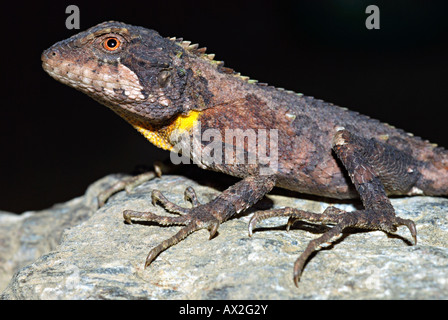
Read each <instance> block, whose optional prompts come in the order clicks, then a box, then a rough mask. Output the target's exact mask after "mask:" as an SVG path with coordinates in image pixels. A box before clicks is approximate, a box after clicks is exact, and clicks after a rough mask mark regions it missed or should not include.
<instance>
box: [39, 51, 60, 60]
mask: <svg viewBox="0 0 448 320" xmlns="http://www.w3.org/2000/svg"><path fill="white" fill-rule="evenodd" d="M58 55H59V53H58V52H57V51H56V50H54V49H47V50H45V51H44V52H42V56H41V58H42V61H46V60H48V59H55V58H57V57H58Z"/></svg>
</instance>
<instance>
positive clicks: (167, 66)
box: [42, 21, 193, 124]
mask: <svg viewBox="0 0 448 320" xmlns="http://www.w3.org/2000/svg"><path fill="white" fill-rule="evenodd" d="M184 53H185V52H184V49H183V48H182V47H181V46H179V45H177V44H176V43H175V42H173V41H171V40H170V39H168V38H163V37H161V36H160V35H159V34H158V33H157V32H156V31H153V30H148V29H145V28H141V27H136V26H131V25H127V24H123V23H119V22H113V21H111V22H105V23H101V24H99V25H97V26H94V27H92V28H90V29H88V30H86V31H84V32H81V33H78V34H76V35H74V36H72V37H71V38H68V39H66V40H63V41H60V42H58V43H56V44H54V45H53V46H51V47H50V48H49V49H47V50H45V51H44V52H43V53H42V65H43V68H44V70H45V71H46V72H48V73H49V74H50V75H51V76H52V77H53V78H55V79H56V80H58V81H60V82H62V83H64V84H67V85H69V86H71V87H73V88H75V89H78V90H80V91H82V92H84V93H86V94H88V95H89V96H91V97H92V98H94V99H95V100H97V101H99V102H100V103H102V104H104V105H106V106H108V107H110V108H111V109H112V110H114V111H116V112H118V113H120V114H121V115H122V116H125V117H126V114H128V115H129V114H131V116H132V117H133V118H136V117H138V118H141V119H142V120H144V121H147V122H150V123H153V124H158V123H163V122H165V121H168V120H169V119H171V118H173V117H174V116H176V115H179V114H185V113H187V112H188V111H189V109H190V108H193V106H192V105H193V103H192V102H191V100H190V95H189V94H188V93H187V91H188V90H186V89H187V83H188V79H189V77H191V76H192V72H191V70H190V69H188V68H186V67H185V61H184V59H183V58H181V57H182V55H183V54H184Z"/></svg>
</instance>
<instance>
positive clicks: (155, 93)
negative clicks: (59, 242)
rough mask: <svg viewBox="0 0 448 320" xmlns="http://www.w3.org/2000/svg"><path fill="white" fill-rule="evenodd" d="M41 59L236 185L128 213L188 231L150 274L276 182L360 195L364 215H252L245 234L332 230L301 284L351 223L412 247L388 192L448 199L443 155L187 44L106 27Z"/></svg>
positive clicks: (313, 245)
mask: <svg viewBox="0 0 448 320" xmlns="http://www.w3.org/2000/svg"><path fill="white" fill-rule="evenodd" d="M42 61H43V68H44V69H45V70H46V71H47V72H48V73H49V74H50V75H51V76H52V77H54V78H55V79H57V80H59V81H61V82H63V83H65V84H67V85H69V86H71V87H74V88H76V89H78V90H81V91H82V92H84V93H86V94H88V95H89V96H91V97H92V98H93V99H95V100H97V101H98V102H100V103H102V104H104V105H106V106H107V107H109V108H110V109H112V110H113V111H114V112H116V113H117V114H118V115H120V116H121V117H123V118H124V119H125V120H126V121H128V122H129V123H130V124H131V125H132V126H133V127H134V128H136V129H137V130H138V131H139V132H141V133H142V134H143V135H144V136H145V137H146V138H147V139H148V140H149V141H151V142H152V143H153V144H155V145H156V146H158V147H161V148H163V149H166V150H170V151H173V152H174V153H172V154H177V153H180V152H181V153H182V154H183V155H186V156H187V157H189V158H191V159H193V162H194V163H196V164H198V165H199V166H200V167H201V168H204V169H209V170H215V171H219V172H224V173H226V174H229V175H232V176H235V177H239V178H241V179H242V180H241V181H239V182H237V183H236V184H235V185H233V186H231V187H230V188H228V189H227V190H225V191H224V192H222V193H221V194H220V195H219V196H217V197H216V198H215V199H214V200H212V201H211V202H209V203H206V204H201V203H199V201H198V200H197V197H196V195H195V193H194V190H193V189H191V188H187V190H186V196H187V197H188V198H189V199H190V200H191V202H192V204H193V207H192V208H191V209H186V208H183V207H180V206H178V205H176V204H174V203H171V202H170V201H168V200H167V199H166V198H165V197H164V196H163V195H162V194H161V193H160V192H158V191H156V190H155V191H154V192H153V193H152V199H153V202H158V203H160V204H161V205H162V206H163V207H165V209H167V210H168V211H170V212H173V213H177V214H179V215H177V216H159V215H156V214H153V213H151V212H135V211H130V210H126V211H125V212H124V213H123V215H124V219H125V220H126V221H128V222H130V221H131V219H143V220H148V221H153V222H157V223H159V224H161V225H182V226H184V227H183V228H181V229H180V231H179V232H178V233H177V234H175V235H174V236H172V237H171V238H169V239H167V240H165V241H163V242H162V243H161V244H159V245H158V246H156V247H155V248H153V249H152V250H151V251H150V252H149V255H148V257H147V259H146V263H145V266H148V265H149V264H150V263H151V262H152V261H153V259H155V258H156V257H157V255H158V254H159V253H160V252H162V251H163V250H165V249H167V248H169V247H170V246H172V245H175V244H176V243H178V242H179V241H181V240H182V239H184V238H185V237H187V236H188V235H189V234H191V233H192V232H195V231H197V230H199V229H208V230H209V231H210V237H213V236H214V235H215V233H216V231H217V229H218V227H219V225H220V224H221V223H223V222H224V221H226V220H228V219H229V218H231V217H232V216H234V215H235V214H236V213H239V212H241V211H243V210H246V209H248V208H249V207H251V206H252V205H253V204H254V203H256V202H257V201H258V200H260V199H261V198H262V197H263V196H264V195H265V194H267V193H268V192H270V191H271V190H272V188H274V186H278V187H281V188H285V189H289V190H293V191H297V192H300V193H306V194H312V195H318V196H325V197H332V198H337V199H353V198H357V197H360V199H361V201H362V203H363V206H364V209H362V210H355V211H352V212H345V211H342V210H340V209H336V208H335V207H332V206H330V207H328V208H327V209H326V210H325V211H324V212H323V213H321V214H318V213H313V212H307V211H302V210H298V209H295V208H283V209H275V210H267V211H261V212H256V213H255V214H254V215H253V217H252V219H251V222H250V224H249V234H252V230H253V228H254V227H255V226H256V224H257V223H258V222H259V221H260V220H263V219H266V218H269V217H273V216H286V217H289V218H290V220H289V222H288V226H289V225H290V224H291V223H292V222H293V221H294V220H297V219H299V220H304V221H308V222H311V223H323V224H330V225H334V226H333V227H332V228H331V229H329V231H327V232H325V233H324V234H323V235H321V236H320V237H318V238H316V239H314V240H312V241H311V242H310V243H309V244H308V246H307V248H306V249H305V251H304V252H303V253H302V254H301V255H300V257H299V258H298V259H297V261H296V263H295V266H294V281H295V283H296V285H297V283H298V281H299V279H300V276H301V273H302V271H303V268H304V265H305V263H306V261H307V259H308V258H309V257H310V255H311V254H312V253H313V252H314V251H315V250H317V249H319V247H320V246H321V245H323V244H324V243H327V242H329V241H331V240H332V239H334V238H335V237H337V236H338V235H340V234H341V233H342V231H343V230H344V229H345V228H347V227H357V228H364V229H369V230H382V231H385V232H388V233H393V232H395V231H396V230H397V227H399V226H406V227H407V228H408V229H409V230H410V232H411V235H412V237H413V238H414V241H415V242H416V240H417V231H416V227H415V224H414V222H413V221H411V220H407V219H402V218H400V217H397V216H396V215H395V211H394V208H393V206H392V205H391V202H390V200H389V198H388V196H390V195H442V196H446V195H448V151H447V150H445V149H444V148H441V147H437V146H436V145H434V144H431V143H429V142H428V141H424V140H422V139H420V138H418V137H414V136H413V135H412V134H409V133H406V132H404V131H402V130H399V129H396V128H394V127H392V126H390V125H387V124H384V123H381V122H379V121H377V120H373V119H371V118H369V117H367V116H364V115H360V114H358V113H356V112H353V111H349V110H347V109H345V108H341V107H338V106H335V105H333V104H331V103H327V102H324V101H322V100H318V99H314V98H313V97H309V96H304V95H302V94H296V93H294V92H291V91H285V90H281V89H277V88H274V87H271V86H267V85H266V84H262V83H257V82H256V81H254V80H250V79H249V78H248V77H244V76H241V75H240V74H239V73H236V72H234V71H233V70H232V69H229V68H226V67H224V65H223V62H221V61H216V60H214V55H213V54H207V53H206V50H205V48H199V47H198V46H197V45H191V44H190V42H188V41H183V40H182V39H176V38H164V37H161V36H160V35H159V34H158V33H157V32H156V31H153V30H149V29H145V28H142V27H136V26H131V25H127V24H123V23H119V22H105V23H102V24H99V25H97V26H94V27H92V28H90V29H88V30H87V31H84V32H81V33H79V34H77V35H75V36H73V37H71V38H69V39H66V40H64V41H61V42H58V43H56V44H55V45H53V46H52V47H50V48H49V49H47V50H46V51H45V52H44V53H43V54H42ZM238 130H239V131H238ZM229 132H230V133H232V134H231V135H230V138H228V135H229ZM241 132H242V133H243V134H242V136H241V135H239V134H241ZM254 135H255V138H254ZM238 139H240V140H238ZM234 147H235V150H234ZM229 150H231V151H232V152H233V151H235V152H234V153H229V152H228V151H229ZM241 157H242V158H241ZM241 159H243V161H241ZM266 159H267V160H268V161H266Z"/></svg>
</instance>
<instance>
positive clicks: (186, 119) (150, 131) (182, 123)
mask: <svg viewBox="0 0 448 320" xmlns="http://www.w3.org/2000/svg"><path fill="white" fill-rule="evenodd" d="M200 113H201V112H200V111H190V112H189V113H188V114H187V115H179V116H178V117H177V118H176V119H175V120H174V121H173V122H172V123H171V124H169V125H168V126H166V127H163V128H154V127H152V126H151V125H149V124H147V123H144V122H142V121H140V120H137V119H134V118H132V117H128V116H125V115H121V116H122V117H123V118H124V119H125V120H126V121H127V122H129V123H130V124H131V125H132V126H133V127H134V128H135V129H137V131H138V132H140V133H141V134H142V135H143V136H144V137H145V138H146V139H148V140H149V141H150V142H151V143H152V144H153V145H155V146H156V147H159V148H162V149H164V150H170V151H171V150H172V149H173V145H172V144H171V142H170V136H171V134H172V133H173V131H174V130H178V131H179V133H183V132H185V131H189V130H191V129H192V128H193V127H194V126H195V124H196V123H197V121H198V118H199V114H200Z"/></svg>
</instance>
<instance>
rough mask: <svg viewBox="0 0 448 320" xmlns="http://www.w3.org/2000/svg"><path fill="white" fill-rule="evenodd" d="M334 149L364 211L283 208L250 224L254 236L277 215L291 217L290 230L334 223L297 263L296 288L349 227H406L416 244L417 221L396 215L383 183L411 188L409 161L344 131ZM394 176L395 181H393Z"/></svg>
mask: <svg viewBox="0 0 448 320" xmlns="http://www.w3.org/2000/svg"><path fill="white" fill-rule="evenodd" d="M333 150H334V151H335V153H336V155H337V156H338V158H339V159H340V160H341V162H342V164H343V165H344V167H345V169H346V170H347V171H348V174H349V176H350V178H351V180H352V182H353V184H354V186H355V188H356V190H357V191H358V193H359V196H360V198H361V201H362V203H363V205H364V208H365V209H364V210H356V211H352V212H345V211H342V210H340V209H337V208H334V207H328V208H327V209H326V210H325V211H324V212H323V213H322V214H317V213H311V212H308V211H303V210H298V209H293V208H284V209H277V210H268V211H263V212H258V213H255V214H254V216H253V217H252V219H251V221H250V222H249V235H251V234H252V230H253V228H254V227H255V225H256V224H257V222H259V221H260V220H264V219H267V218H270V217H274V216H287V217H289V221H288V228H289V226H290V225H291V224H292V222H293V221H295V220H297V219H298V220H305V221H308V222H312V223H316V222H317V223H323V224H334V227H333V228H331V229H330V230H329V231H327V232H325V233H324V234H323V235H321V236H320V237H318V238H316V239H314V240H312V241H310V243H309V244H308V246H307V247H306V249H305V251H304V252H303V253H302V254H301V255H300V256H299V258H298V259H297V261H296V262H295V265H294V282H295V284H296V285H297V284H298V281H299V279H300V276H301V274H302V271H303V268H304V266H305V263H306V261H307V260H308V258H309V257H310V255H311V254H312V253H313V252H314V251H316V250H317V249H319V247H321V246H322V245H324V244H326V243H327V242H329V241H330V240H332V239H334V238H335V237H336V236H339V235H340V234H341V233H342V231H343V230H344V229H345V228H347V227H356V228H362V229H368V230H381V231H385V232H388V233H393V232H395V231H396V230H397V227H399V226H406V227H407V228H408V229H409V231H410V232H411V235H412V237H413V238H414V242H415V243H416V241H417V231H416V228H415V224H414V222H413V221H412V220H408V219H402V218H400V217H397V216H395V210H394V208H393V206H392V204H391V202H390V200H389V198H388V197H387V194H386V189H385V187H384V184H383V182H382V181H384V182H385V183H386V185H387V186H388V187H389V188H395V189H397V188H402V189H404V190H406V189H408V188H409V187H410V186H411V184H412V183H413V182H414V180H410V179H409V177H408V176H406V174H407V173H409V172H408V170H407V168H408V166H409V165H410V164H409V159H408V158H407V157H406V156H404V155H402V154H400V153H398V151H392V150H391V149H390V148H388V147H387V146H385V145H381V144H380V143H379V142H377V141H374V140H368V139H365V138H361V137H357V136H355V135H352V134H351V133H350V132H348V131H347V130H345V129H341V130H339V131H337V132H336V134H335V136H334V139H333ZM397 168H398V169H399V171H397ZM400 170H402V171H400ZM392 175H393V176H394V179H391V178H390V177H391V176H392Z"/></svg>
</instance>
